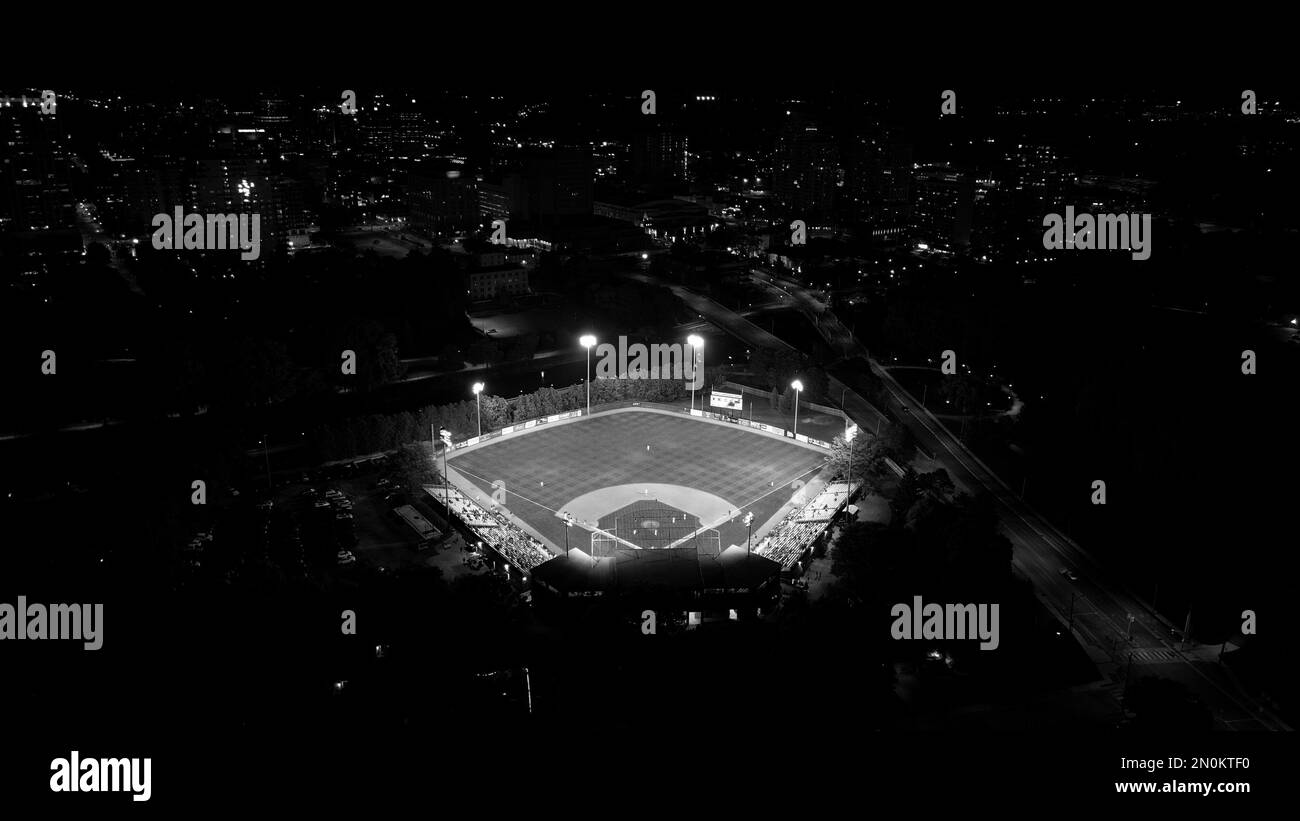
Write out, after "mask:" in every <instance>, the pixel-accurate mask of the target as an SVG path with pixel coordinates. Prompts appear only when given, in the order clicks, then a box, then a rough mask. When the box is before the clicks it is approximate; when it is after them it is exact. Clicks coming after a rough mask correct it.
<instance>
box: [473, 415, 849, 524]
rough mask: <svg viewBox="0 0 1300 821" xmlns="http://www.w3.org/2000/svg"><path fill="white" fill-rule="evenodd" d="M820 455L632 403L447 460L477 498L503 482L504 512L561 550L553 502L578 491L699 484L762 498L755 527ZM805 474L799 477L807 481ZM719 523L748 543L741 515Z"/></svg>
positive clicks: (737, 499)
mask: <svg viewBox="0 0 1300 821" xmlns="http://www.w3.org/2000/svg"><path fill="white" fill-rule="evenodd" d="M647 444H648V445H650V451H649V452H647V451H646V445H647ZM824 456H825V454H824V453H823V452H821V451H819V450H811V449H808V448H805V447H801V446H799V445H795V444H793V443H788V442H782V441H781V440H779V439H775V438H772V437H769V436H765V435H763V434H759V433H753V432H750V431H748V430H745V429H743V428H733V427H730V426H723V425H718V424H712V423H709V422H703V421H700V420H696V419H692V418H691V417H689V416H686V415H681V416H673V415H668V414H663V413H652V412H648V411H631V412H624V413H613V414H608V415H604V416H594V417H591V418H589V419H582V420H580V421H577V422H573V423H569V424H561V425H555V426H552V427H545V426H543V427H541V428H538V429H536V430H534V431H532V432H529V433H525V434H521V435H516V436H508V437H505V438H502V439H498V440H496V441H494V442H492V443H491V444H489V445H486V446H484V447H481V448H478V449H476V450H471V451H469V452H466V453H461V454H459V455H456V456H453V457H452V458H451V459H450V461H449V462H448V467H449V468H450V469H451V470H452V471H455V472H458V473H460V475H461V476H463V477H465V478H466V479H468V480H469V481H471V482H473V483H474V484H475V485H476V486H477V487H478V488H479V489H480V490H481V491H482V492H483V498H484V501H486V500H487V499H489V497H490V494H491V492H492V482H494V481H496V480H501V481H503V482H504V483H505V488H506V491H507V502H506V507H508V508H509V509H510V512H511V513H513V514H515V515H516V516H518V517H519V518H520V519H522V520H523V521H525V522H527V523H528V524H529V525H530V526H531V527H533V528H534V529H535V530H537V532H538V533H540V534H541V535H542V536H543V537H545V538H546V539H547V540H549V541H550V542H551V543H552V544H554V545H556V546H557V547H559V548H561V549H563V547H564V525H563V523H562V522H561V521H560V520H559V519H558V518H556V516H555V515H554V514H553V513H552V511H553V510H559V509H560V508H561V507H563V506H564V504H565V503H567V502H568V501H569V500H571V499H574V498H576V497H578V496H581V495H582V494H584V493H589V492H591V491H594V490H599V489H601V488H605V487H610V486H613V485H624V484H634V483H637V482H646V483H662V484H675V485H684V486H686V487H690V488H696V489H699V490H702V491H705V492H708V493H713V494H715V495H717V496H720V497H722V498H723V499H726V500H727V501H728V502H731V503H733V504H735V505H737V506H740V505H745V504H747V503H751V502H754V500H755V499H758V498H759V497H763V498H762V499H761V500H760V501H758V502H756V503H754V504H753V505H752V506H751V507H750V508H748V509H749V510H752V511H753V513H754V525H755V527H757V526H758V525H760V524H762V523H763V522H765V521H767V519H768V518H769V517H770V516H771V515H772V514H773V513H775V512H776V511H777V509H778V508H780V507H781V505H783V504H785V502H787V501H789V499H790V497H791V495H792V493H793V491H792V490H790V484H791V482H792V481H793V480H794V479H795V478H797V477H799V476H801V474H804V473H806V472H807V471H809V470H811V469H813V468H816V467H817V466H819V465H821V464H822V463H823V458H824ZM810 478H811V476H803V480H804V481H805V482H806V481H808V480H809V479H810ZM543 483H544V484H543ZM769 483H770V484H769ZM781 488H784V489H781ZM773 491H776V492H773ZM765 494H770V495H765ZM548 508H549V509H548ZM718 530H719V533H720V535H721V537H722V546H723V547H726V546H727V545H729V544H744V542H745V534H746V531H745V526H744V524H742V523H741V521H740V517H739V516H738V517H737V518H736V521H735V522H730V523H727V524H725V525H723V526H722V527H720V528H719V529H718ZM570 538H571V539H572V540H573V541H572V542H571V544H572V545H573V546H574V547H582V548H584V549H586V548H587V547H588V545H589V536H588V535H587V533H586V532H585V531H583V530H581V529H579V528H576V527H575V528H574V529H573V531H572V532H571V533H570Z"/></svg>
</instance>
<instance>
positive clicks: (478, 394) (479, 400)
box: [473, 382, 483, 436]
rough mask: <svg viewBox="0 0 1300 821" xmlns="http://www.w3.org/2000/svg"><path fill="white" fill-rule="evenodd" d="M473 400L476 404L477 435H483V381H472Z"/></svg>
mask: <svg viewBox="0 0 1300 821" xmlns="http://www.w3.org/2000/svg"><path fill="white" fill-rule="evenodd" d="M473 390H474V402H475V403H476V404H477V405H478V435H479V436H482V435H483V396H482V394H483V383H482V382H475V383H474V388H473Z"/></svg>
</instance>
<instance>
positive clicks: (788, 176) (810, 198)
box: [776, 113, 840, 225]
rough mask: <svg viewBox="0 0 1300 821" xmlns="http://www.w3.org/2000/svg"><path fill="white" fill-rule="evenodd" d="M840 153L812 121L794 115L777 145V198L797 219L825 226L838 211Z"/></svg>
mask: <svg viewBox="0 0 1300 821" xmlns="http://www.w3.org/2000/svg"><path fill="white" fill-rule="evenodd" d="M839 183H840V165H839V150H838V149H837V148H836V145H835V142H834V140H832V139H831V137H830V135H829V134H828V133H826V132H825V131H823V130H822V129H821V128H820V127H819V126H818V125H816V124H815V123H813V122H812V121H811V120H809V119H807V118H805V117H803V116H802V115H800V114H798V113H795V114H791V115H790V117H789V118H788V119H787V120H786V122H785V125H784V126H783V127H782V129H781V133H780V135H779V136H778V138H777V144H776V195H777V199H778V200H780V202H781V204H782V205H784V206H785V207H786V208H787V209H788V212H789V214H790V216H791V217H792V218H794V219H802V220H804V221H805V222H807V223H809V224H810V225H812V224H825V223H826V222H828V221H829V220H830V219H831V218H832V216H833V215H834V211H835V195H836V192H837V189H838V187H839Z"/></svg>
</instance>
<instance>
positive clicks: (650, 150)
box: [630, 128, 690, 189]
mask: <svg viewBox="0 0 1300 821" xmlns="http://www.w3.org/2000/svg"><path fill="white" fill-rule="evenodd" d="M689 146H690V141H689V140H688V139H687V137H686V135H685V134H682V133H680V132H676V131H672V130H670V129H665V128H652V129H648V130H645V131H642V132H641V133H639V134H637V135H636V137H635V138H634V139H633V141H632V173H631V175H630V176H631V182H632V184H633V185H637V186H641V187H643V188H650V189H661V188H671V187H673V186H680V185H683V184H685V183H686V182H688V181H689V180H690V159H689V157H690V153H689Z"/></svg>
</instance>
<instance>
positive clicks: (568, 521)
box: [564, 513, 595, 559]
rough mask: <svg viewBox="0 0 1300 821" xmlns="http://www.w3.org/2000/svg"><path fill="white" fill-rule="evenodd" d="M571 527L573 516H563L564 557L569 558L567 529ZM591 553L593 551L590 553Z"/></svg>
mask: <svg viewBox="0 0 1300 821" xmlns="http://www.w3.org/2000/svg"><path fill="white" fill-rule="evenodd" d="M571 527H573V514H571V513H566V514H564V557H565V558H566V559H567V558H568V557H569V528H571ZM592 552H593V553H594V552H595V551H592Z"/></svg>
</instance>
